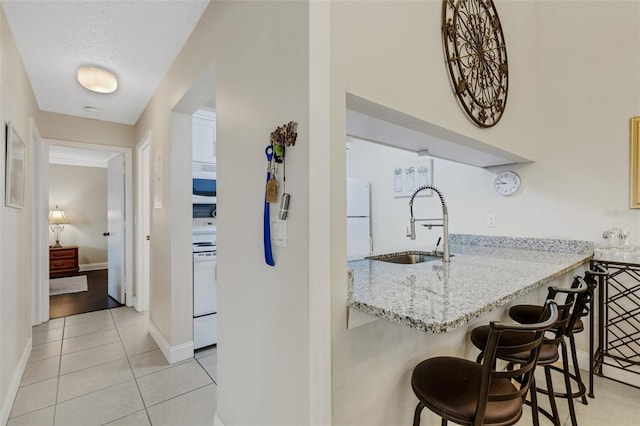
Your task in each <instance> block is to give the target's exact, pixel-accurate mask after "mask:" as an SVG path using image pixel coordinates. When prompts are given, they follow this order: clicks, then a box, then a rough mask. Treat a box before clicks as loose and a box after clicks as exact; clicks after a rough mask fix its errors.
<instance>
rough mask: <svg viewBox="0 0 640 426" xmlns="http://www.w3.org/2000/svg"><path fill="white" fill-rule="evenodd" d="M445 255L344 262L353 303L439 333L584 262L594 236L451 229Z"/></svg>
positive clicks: (498, 305)
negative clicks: (530, 235)
mask: <svg viewBox="0 0 640 426" xmlns="http://www.w3.org/2000/svg"><path fill="white" fill-rule="evenodd" d="M450 245H451V254H452V257H451V262H443V261H442V260H441V259H437V260H431V261H427V262H423V263H417V264H408V265H407V264H396V263H389V262H384V261H381V260H373V259H369V258H366V259H360V260H353V261H350V262H348V273H349V280H348V300H347V304H348V307H349V308H350V309H352V308H355V309H357V310H360V311H362V312H365V313H367V314H370V315H374V316H376V317H379V318H384V319H387V320H389V321H393V322H395V323H398V324H401V325H405V326H407V327H411V328H414V329H416V330H420V331H425V332H431V333H445V332H448V331H451V330H453V329H456V328H458V327H461V326H463V325H464V324H467V323H468V322H469V321H471V320H473V319H475V318H478V317H480V316H482V315H484V314H486V313H488V312H490V311H493V310H495V309H496V308H498V307H500V306H504V305H506V304H507V303H509V302H511V301H513V300H515V299H516V298H519V297H520V296H522V295H524V294H526V293H529V292H531V291H533V290H534V289H537V288H539V287H540V286H542V285H544V284H546V283H549V282H550V281H553V280H554V279H556V278H558V277H560V276H562V275H563V274H566V273H568V272H570V271H572V270H573V269H575V268H577V267H579V266H581V265H583V264H586V263H588V262H589V260H590V259H591V258H592V257H593V248H594V247H593V243H592V242H590V241H578V240H557V239H538V238H513V237H493V236H479V235H465V234H451V235H450Z"/></svg>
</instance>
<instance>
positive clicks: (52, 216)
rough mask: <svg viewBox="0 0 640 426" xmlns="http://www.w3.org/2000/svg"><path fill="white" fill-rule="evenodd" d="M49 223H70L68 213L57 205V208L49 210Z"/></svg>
mask: <svg viewBox="0 0 640 426" xmlns="http://www.w3.org/2000/svg"><path fill="white" fill-rule="evenodd" d="M49 223H50V224H52V225H66V224H68V223H69V220H68V219H67V215H65V214H64V210H62V209H61V208H58V206H56V208H55V209H53V210H51V211H50V212H49Z"/></svg>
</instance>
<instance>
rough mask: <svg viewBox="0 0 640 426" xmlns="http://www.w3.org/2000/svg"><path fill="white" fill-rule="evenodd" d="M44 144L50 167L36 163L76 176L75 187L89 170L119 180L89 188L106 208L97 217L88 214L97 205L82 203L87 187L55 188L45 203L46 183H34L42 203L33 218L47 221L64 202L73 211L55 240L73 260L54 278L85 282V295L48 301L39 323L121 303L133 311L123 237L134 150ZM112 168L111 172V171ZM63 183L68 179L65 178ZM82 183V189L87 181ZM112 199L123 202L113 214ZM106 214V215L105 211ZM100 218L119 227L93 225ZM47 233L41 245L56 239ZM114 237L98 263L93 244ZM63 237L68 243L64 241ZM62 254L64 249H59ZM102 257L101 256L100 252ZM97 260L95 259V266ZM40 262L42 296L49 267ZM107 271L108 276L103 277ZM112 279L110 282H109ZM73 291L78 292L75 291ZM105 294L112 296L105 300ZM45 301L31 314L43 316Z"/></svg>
mask: <svg viewBox="0 0 640 426" xmlns="http://www.w3.org/2000/svg"><path fill="white" fill-rule="evenodd" d="M44 145H46V147H47V148H48V150H49V151H51V154H50V156H49V157H50V158H51V160H50V162H51V165H50V164H49V159H48V158H47V161H45V159H43V158H39V159H38V160H39V164H42V165H44V164H47V166H49V168H53V167H56V168H57V169H58V170H57V171H61V170H62V171H63V175H64V174H66V175H67V176H68V175H69V174H71V176H72V179H73V177H75V179H76V181H77V182H83V180H85V179H86V180H90V179H88V178H84V179H83V177H82V176H88V175H81V174H80V171H81V170H82V171H83V172H84V173H89V172H90V171H93V175H96V174H97V175H99V174H100V172H96V171H97V170H100V171H101V172H102V173H103V174H104V175H105V176H104V178H106V180H109V181H111V180H113V176H111V177H109V176H108V175H119V176H118V178H117V179H116V180H115V184H113V183H112V182H109V183H110V184H108V185H105V186H102V187H100V186H96V187H95V188H94V189H93V192H94V193H96V194H97V196H98V197H103V198H104V199H105V203H104V204H103V206H102V207H103V209H104V211H103V212H99V213H96V211H92V210H91V208H92V207H93V204H96V203H97V202H96V201H92V200H91V199H88V198H87V199H84V198H85V197H87V195H86V194H87V193H88V194H90V193H91V192H92V191H91V188H89V189H87V188H86V185H85V189H84V193H82V192H79V191H74V190H73V189H72V188H71V185H69V187H68V188H64V186H63V187H62V188H58V192H57V193H55V194H52V197H51V199H49V182H44V183H43V182H38V184H37V185H36V191H37V193H38V194H39V195H38V196H39V198H40V200H43V202H42V203H40V204H41V205H39V206H38V210H37V212H36V215H37V216H39V217H44V218H46V217H48V216H49V210H50V209H52V208H54V207H55V205H56V204H59V203H67V204H68V205H69V206H70V207H71V206H73V207H72V210H73V215H72V217H73V219H72V218H71V217H70V218H68V224H64V225H61V226H64V227H66V229H62V231H60V230H58V234H57V235H56V236H55V237H57V238H59V239H60V243H61V244H62V245H63V246H64V245H68V246H70V247H74V246H77V248H76V249H75V251H76V254H75V259H73V258H72V260H68V262H70V263H71V264H72V265H71V267H70V269H69V270H66V271H65V272H64V273H62V274H57V275H58V276H59V275H63V276H83V277H84V278H83V279H84V280H85V281H86V285H85V288H86V290H85V289H83V288H80V289H79V292H78V293H76V294H62V295H56V296H53V297H51V304H50V305H49V307H50V312H49V313H48V315H46V316H45V315H41V317H40V318H39V322H45V321H47V320H48V319H49V318H56V317H60V316H67V315H73V314H78V313H83V312H88V311H93V310H99V309H107V308H111V307H114V306H122V305H124V304H126V305H127V306H131V305H132V300H131V299H132V296H133V291H132V288H133V285H132V267H131V265H132V253H133V250H132V248H131V247H132V241H133V237H132V235H131V234H132V233H131V232H126V230H128V229H129V230H130V229H133V226H132V223H133V220H132V208H131V204H132V195H131V194H132V191H131V187H132V185H131V181H132V178H131V174H132V166H131V163H132V150H131V149H130V148H121V147H114V146H105V145H95V144H88V143H81V142H70V141H61V140H51V139H49V140H44ZM45 151H47V150H46V149H45V150H43V152H45ZM114 165H115V166H114ZM65 169H66V170H65ZM74 169H75V170H74ZM110 169H111V172H109V170H110ZM74 174H75V176H74ZM51 178H52V176H49V179H48V180H49V181H51ZM67 179H69V178H68V177H67ZM97 181H100V179H97V180H96V182H97ZM83 183H84V184H86V182H83ZM95 185H98V184H95ZM111 198H115V199H119V200H121V201H119V202H118V203H116V207H115V209H114V207H113V206H112V200H111ZM107 199H109V200H108V202H107V201H106V200H107ZM107 205H108V206H109V207H107ZM59 207H60V208H61V209H64V208H65V207H64V205H60V206H59ZM107 210H110V211H108V212H107ZM100 215H103V216H104V217H105V218H107V217H109V218H115V219H116V222H119V225H118V226H116V227H115V228H114V227H112V224H111V223H110V222H111V221H112V220H109V221H108V222H109V223H105V224H99V222H100V221H93V219H94V216H100ZM45 220H46V219H45ZM74 221H75V223H76V225H75V226H74V224H73V223H74ZM92 222H95V223H98V225H95V224H94V225H92ZM78 228H81V231H80V232H78ZM47 232H48V235H49V238H46V239H44V244H47V245H51V243H52V242H53V240H55V239H56V238H52V235H53V234H52V232H51V230H50V229H49V227H47ZM74 233H75V235H74ZM65 234H66V235H65ZM85 234H86V235H85ZM112 234H113V235H114V236H115V237H116V238H114V240H115V243H113V244H112V243H109V244H108V245H109V246H113V247H108V249H107V250H106V251H107V252H109V254H108V256H107V258H106V259H105V258H100V253H99V252H100V248H99V247H100V244H95V242H96V241H101V242H105V241H106V240H107V239H111V238H112ZM65 237H66V238H67V239H66V240H65ZM42 241H43V239H39V240H38V245H42V244H43V243H42ZM92 241H94V242H92ZM42 249H43V250H44V251H45V252H46V251H49V256H51V253H53V252H54V251H55V250H56V249H53V248H47V246H45V247H43V248H42ZM57 250H61V249H57ZM62 251H65V250H64V249H62ZM69 252H70V254H68V255H67V254H65V255H64V256H65V257H66V256H70V257H72V256H74V255H73V254H71V253H72V252H73V249H71V250H69ZM102 255H103V257H104V253H103V254H102ZM92 259H93V260H92ZM96 259H98V260H97V261H96ZM44 263H46V273H45V274H42V275H43V277H42V279H40V281H39V286H40V290H41V293H40V294H49V275H50V274H49V272H50V271H49V266H50V264H51V263H50V261H48V260H45V262H44ZM107 268H108V269H109V272H107ZM54 272H55V268H54ZM110 276H111V279H109V277H110ZM109 281H111V282H109ZM58 284H59V283H58ZM63 284H66V283H63ZM76 291H78V290H77V289H76ZM107 294H108V295H109V296H111V297H108V296H107ZM54 298H55V302H54V300H53V299H54ZM49 302H50V298H48V297H47V298H44V297H42V298H39V300H35V303H36V306H35V310H36V311H37V312H44V311H45V308H43V306H42V305H43V304H45V303H46V304H49Z"/></svg>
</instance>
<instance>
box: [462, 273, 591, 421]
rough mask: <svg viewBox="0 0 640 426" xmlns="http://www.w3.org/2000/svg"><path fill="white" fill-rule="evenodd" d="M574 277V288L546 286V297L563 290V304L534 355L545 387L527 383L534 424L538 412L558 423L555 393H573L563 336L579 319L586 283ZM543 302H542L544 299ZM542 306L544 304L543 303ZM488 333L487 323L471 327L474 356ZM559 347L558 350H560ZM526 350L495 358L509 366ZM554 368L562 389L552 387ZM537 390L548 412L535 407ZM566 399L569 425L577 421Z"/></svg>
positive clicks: (524, 357)
mask: <svg viewBox="0 0 640 426" xmlns="http://www.w3.org/2000/svg"><path fill="white" fill-rule="evenodd" d="M574 279H575V280H577V281H578V285H577V286H576V287H574V288H569V289H560V288H557V287H550V288H549V295H550V297H549V299H554V298H555V296H557V295H558V294H564V295H565V296H566V297H565V302H564V304H563V305H559V306H558V311H559V318H558V320H557V321H556V324H554V325H553V327H552V329H551V331H552V332H553V335H554V336H553V338H545V340H544V342H543V344H542V346H541V348H540V354H539V357H538V365H540V366H543V367H544V373H545V381H546V385H547V389H541V388H538V387H537V386H536V385H535V379H534V382H533V385H532V387H531V411H532V417H533V423H534V425H538V424H539V416H538V412H540V413H542V414H543V415H545V416H546V417H547V418H549V419H551V421H553V422H554V424H556V425H560V419H559V415H558V407H557V404H556V401H555V397H556V396H557V397H566V396H567V395H570V396H571V395H573V393H572V392H571V374H570V371H569V362H568V357H567V346H566V343H565V340H564V337H565V336H566V335H567V330H572V329H573V327H574V324H575V322H576V320H577V319H579V317H580V314H581V313H582V311H583V309H584V307H585V304H586V301H587V297H588V294H589V293H588V286H587V283H586V282H585V281H584V279H583V278H582V277H575V278H574ZM545 303H546V302H545ZM545 306H546V305H545ZM488 336H489V330H488V327H487V326H481V327H477V328H475V329H473V331H472V332H471V342H472V343H473V344H474V345H475V346H476V347H477V348H478V349H480V350H481V351H482V352H481V353H480V355H479V356H478V360H481V359H482V358H483V357H484V356H486V355H485V352H484V348H485V347H486V345H487V342H488ZM502 338H503V339H504V340H505V342H517V341H518V339H519V336H517V335H514V334H512V333H503V335H502ZM560 351H562V352H560ZM560 353H562V369H558V368H557V367H555V366H554V365H553V363H555V362H556V361H558V360H559V359H560ZM527 356H528V354H527V353H524V352H522V353H516V354H512V355H509V356H499V357H498V358H499V359H501V360H503V361H506V362H508V363H509V368H513V367H514V366H515V365H518V364H520V363H521V362H526V360H527ZM552 369H557V370H559V371H560V372H562V373H563V376H564V384H565V388H566V393H564V394H563V393H557V392H554V390H553V382H552V379H551V370H552ZM537 392H541V393H543V394H547V395H548V396H549V404H550V405H551V413H549V412H547V411H546V410H544V409H542V408H540V407H538V402H537ZM567 400H568V403H569V414H570V416H571V422H572V425H574V426H575V425H576V424H577V420H576V415H575V407H574V405H573V398H572V397H569V398H567Z"/></svg>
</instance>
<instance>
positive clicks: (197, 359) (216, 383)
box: [193, 354, 218, 386]
mask: <svg viewBox="0 0 640 426" xmlns="http://www.w3.org/2000/svg"><path fill="white" fill-rule="evenodd" d="M210 356H213V354H211V355H207V356H204V357H202V358H207V357H210ZM202 358H195V357H194V358H193V359H195V360H196V362H197V363H198V365H200V368H202V369H203V370H204V372H205V373H207V376H209V378H210V379H211V381H213V383H215V385H216V386H218V382H216V379H214V378H213V376H212V375H211V374H209V371H208V370H207V369H206V368H204V365H202V363H201V362H200V359H202ZM216 361H217V360H216Z"/></svg>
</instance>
